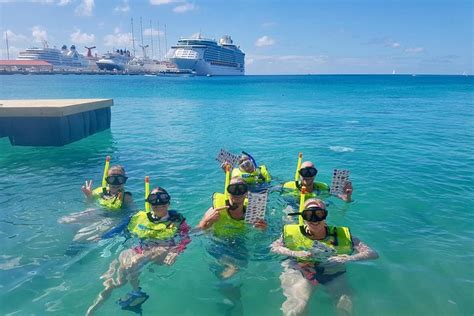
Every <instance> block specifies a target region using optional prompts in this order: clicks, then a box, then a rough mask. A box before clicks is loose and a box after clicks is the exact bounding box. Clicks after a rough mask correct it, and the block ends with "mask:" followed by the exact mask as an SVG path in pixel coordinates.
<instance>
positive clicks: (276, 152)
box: [0, 75, 474, 315]
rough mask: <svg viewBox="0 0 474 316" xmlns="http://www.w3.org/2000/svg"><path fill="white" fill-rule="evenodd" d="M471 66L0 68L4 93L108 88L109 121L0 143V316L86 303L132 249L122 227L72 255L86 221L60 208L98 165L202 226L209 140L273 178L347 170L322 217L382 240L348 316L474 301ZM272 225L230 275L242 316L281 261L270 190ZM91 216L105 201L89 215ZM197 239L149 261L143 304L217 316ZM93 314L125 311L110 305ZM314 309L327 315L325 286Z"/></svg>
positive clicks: (356, 286)
mask: <svg viewBox="0 0 474 316" xmlns="http://www.w3.org/2000/svg"><path fill="white" fill-rule="evenodd" d="M473 91H474V80H473V77H454V76H416V77H412V76H268V77H264V76H262V77H255V76H247V77H242V78H218V77H212V78H164V77H138V76H74V75H67V76H60V75H55V76H22V75H13V76H1V77H0V99H15V98H17V99H21V98H113V99H114V102H115V106H114V107H113V108H112V126H111V129H110V131H106V132H102V133H99V134H96V135H94V136H92V137H89V138H87V139H84V140H81V141H79V142H76V143H73V144H70V145H67V146H65V147H63V148H30V147H24V148H23V147H11V146H10V144H9V142H8V139H5V138H3V139H0V174H1V177H0V208H1V213H0V242H1V245H2V247H1V249H2V250H1V255H0V301H1V302H2V304H0V314H12V315H42V314H44V313H45V311H48V312H50V313H51V314H83V313H84V312H85V311H86V310H87V307H88V306H89V305H90V304H91V303H92V301H93V299H94V298H95V296H96V295H97V293H98V292H99V291H100V289H101V287H102V282H101V280H99V277H100V275H102V273H104V272H105V271H106V270H107V268H108V265H109V263H110V262H111V261H112V260H113V259H114V258H116V257H117V256H118V253H119V252H120V251H121V250H123V249H124V247H127V246H128V245H127V244H126V243H125V244H122V242H123V240H122V239H120V238H116V239H112V240H109V241H106V242H101V243H99V244H95V245H94V246H93V247H90V248H87V249H85V250H83V251H81V252H80V253H79V254H78V255H76V256H68V255H66V254H65V253H66V251H67V249H68V247H69V245H70V244H71V240H72V239H73V237H74V235H75V233H76V231H77V230H78V229H79V228H80V226H79V227H78V226H73V225H65V224H59V223H58V222H57V220H58V218H60V217H62V216H65V215H68V214H71V213H74V212H79V211H82V210H84V209H86V207H87V206H86V205H85V204H84V200H83V197H82V193H81V191H80V187H81V185H82V184H83V182H84V180H85V179H89V178H92V179H93V180H94V181H95V183H96V184H98V183H99V182H100V178H101V173H102V169H103V160H104V157H105V156H106V155H111V156H112V163H119V164H121V165H124V166H125V168H126V169H127V171H128V176H129V181H128V183H127V188H128V190H130V191H132V192H133V193H134V198H135V201H136V202H137V205H138V206H141V205H142V203H143V177H144V176H145V175H149V176H150V177H151V179H152V183H153V184H155V185H157V184H159V185H161V186H163V187H165V188H167V189H168V191H169V192H170V194H171V195H172V199H173V204H172V206H173V208H175V209H179V210H180V211H181V212H182V213H183V214H184V215H185V216H186V217H187V220H188V222H189V223H190V224H191V225H193V226H194V225H196V224H197V223H198V221H199V220H200V218H201V216H202V214H203V213H204V212H205V210H207V208H208V207H209V206H210V196H211V194H212V192H214V191H219V190H222V187H223V181H224V176H223V173H222V171H221V170H220V169H219V168H218V164H217V162H216V161H215V160H214V158H215V156H216V154H217V152H218V151H219V149H220V148H221V147H222V148H226V149H228V150H229V151H231V152H235V153H238V152H239V151H240V150H245V151H248V152H250V153H252V154H253V155H254V156H255V157H256V159H257V161H258V162H260V163H265V164H266V165H267V166H268V167H269V170H270V172H271V173H272V175H273V176H274V178H276V181H277V182H278V181H280V182H283V181H285V180H290V179H291V178H292V177H293V175H294V168H295V165H296V159H297V154H298V152H299V151H301V152H303V154H304V157H305V158H306V159H310V160H312V161H314V162H315V163H316V165H317V167H318V169H319V174H318V177H317V178H318V179H319V180H320V181H326V182H329V181H330V179H331V178H330V177H331V172H332V169H333V168H347V169H350V170H351V178H352V181H353V185H354V199H355V202H354V203H352V204H350V205H349V206H346V205H344V203H342V202H341V201H337V200H333V202H334V203H333V205H331V206H330V208H329V209H330V214H329V217H328V221H329V222H331V223H334V224H337V225H346V226H349V227H350V228H351V231H352V233H353V234H354V235H355V236H357V237H359V238H360V239H362V240H363V241H365V242H366V243H367V244H369V245H370V246H371V247H373V248H374V249H376V250H377V251H378V253H379V255H380V258H379V259H378V260H376V261H370V262H359V263H350V264H348V273H347V274H346V275H347V278H348V281H349V283H350V285H351V287H352V288H353V292H354V297H353V301H354V314H355V315H420V314H421V315H472V314H473V313H474V303H473V300H472V297H473V293H474V273H473V272H474V258H473V253H474V231H473V229H472V227H473V223H474V218H473V217H474V216H473V214H474V213H473V204H472V203H473V202H472V201H473V198H474V194H473V190H472V185H473V183H474V137H473V136H474V113H473V112H474V111H473V108H474V107H473V106H474V102H473ZM271 198H272V202H271V203H272V205H271V206H272V207H271V209H270V210H269V212H268V213H267V220H268V222H269V223H270V227H269V229H268V231H267V232H266V233H259V232H255V233H254V234H252V235H251V236H249V239H251V241H252V242H251V245H252V246H251V247H250V249H249V251H250V256H251V260H250V262H249V266H248V267H247V268H246V269H245V270H244V271H241V272H240V278H241V279H242V284H243V285H242V287H241V292H242V302H243V305H244V311H245V315H278V314H281V312H280V310H279V308H280V306H281V303H282V302H283V298H284V297H283V294H282V291H281V289H280V284H279V275H280V272H281V267H280V259H281V258H280V257H278V256H270V255H268V245H269V244H270V243H271V241H272V240H274V239H275V238H277V237H278V235H279V233H280V229H281V224H282V215H283V211H282V209H283V208H284V205H283V204H282V202H281V201H280V199H279V198H278V196H275V195H273V196H272V197H271ZM98 212H100V211H98ZM205 244H206V237H203V236H197V237H195V238H194V240H193V242H192V243H191V244H190V245H189V246H188V249H187V250H186V252H184V253H183V254H182V255H181V256H180V257H179V258H178V260H177V262H176V264H175V265H173V266H172V267H171V268H169V267H162V266H159V267H157V266H149V267H147V268H146V269H144V270H143V272H142V275H141V286H142V288H143V289H144V290H145V291H146V292H147V293H148V294H149V295H150V296H151V298H150V299H149V300H148V301H147V302H146V303H145V304H144V305H143V313H144V315H151V314H152V313H156V312H160V313H161V314H162V315H196V314H198V315H222V314H223V307H222V305H223V304H222V300H223V297H222V296H221V294H220V293H219V291H218V290H217V288H216V287H217V279H216V278H215V276H214V275H213V273H212V272H211V271H209V268H208V266H209V263H210V261H211V260H212V258H211V257H210V256H209V255H208V254H207V253H206V251H205ZM129 290H130V287H129V286H128V285H127V286H125V287H123V288H121V289H118V290H116V291H115V292H114V293H113V294H112V297H111V298H110V299H109V300H108V301H107V302H106V304H105V305H104V306H103V307H102V308H101V309H100V310H99V312H100V313H99V314H104V315H105V314H111V313H117V314H124V315H125V314H126V313H129V312H122V311H120V309H119V307H118V306H117V305H116V304H115V303H114V302H115V301H116V300H117V299H118V298H119V297H121V296H123V295H124V294H125V293H126V292H128V291H129ZM310 309H311V311H312V313H311V314H328V315H332V314H335V311H334V306H333V303H332V301H331V298H330V296H329V295H328V294H327V293H326V292H325V291H324V288H323V287H321V288H318V289H317V291H315V293H314V295H313V297H312V299H311V302H310Z"/></svg>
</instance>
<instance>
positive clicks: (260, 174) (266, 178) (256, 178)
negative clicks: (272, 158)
mask: <svg viewBox="0 0 474 316" xmlns="http://www.w3.org/2000/svg"><path fill="white" fill-rule="evenodd" d="M235 177H239V178H242V180H244V181H245V183H247V184H249V185H253V184H262V183H266V182H270V181H271V180H272V177H271V176H270V173H268V170H267V167H265V165H261V166H260V167H257V168H255V170H254V171H253V172H251V173H248V172H245V171H242V170H240V169H239V168H234V170H232V178H235Z"/></svg>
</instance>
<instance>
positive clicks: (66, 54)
mask: <svg viewBox="0 0 474 316" xmlns="http://www.w3.org/2000/svg"><path fill="white" fill-rule="evenodd" d="M43 46H44V47H43V48H38V47H33V48H28V49H26V50H25V51H22V52H20V53H19V54H18V58H17V60H43V61H46V62H48V63H50V64H51V65H53V67H54V68H83V67H88V66H89V62H88V60H87V59H86V58H85V57H84V56H83V55H81V54H79V53H78V52H77V50H76V47H75V46H74V45H72V46H71V48H69V49H68V48H67V46H66V45H63V47H62V48H61V50H59V49H57V48H50V47H48V45H47V43H46V42H44V43H43Z"/></svg>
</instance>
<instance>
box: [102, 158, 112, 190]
mask: <svg viewBox="0 0 474 316" xmlns="http://www.w3.org/2000/svg"><path fill="white" fill-rule="evenodd" d="M109 166H110V156H107V157H105V166H104V175H103V176H102V192H104V193H105V192H106V191H107V181H106V180H105V179H106V178H107V175H108V174H109Z"/></svg>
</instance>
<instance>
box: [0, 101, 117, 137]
mask: <svg viewBox="0 0 474 316" xmlns="http://www.w3.org/2000/svg"><path fill="white" fill-rule="evenodd" d="M111 106H113V100H112V99H57V100H0V137H5V136H8V137H9V139H10V143H11V144H12V145H14V146H15V145H17V146H63V145H66V144H69V143H72V142H74V141H77V140H80V139H82V138H85V137H87V136H89V135H92V134H94V133H97V132H100V131H103V130H106V129H108V128H110V121H111V112H110V107H111Z"/></svg>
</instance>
